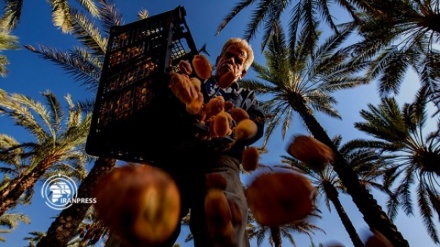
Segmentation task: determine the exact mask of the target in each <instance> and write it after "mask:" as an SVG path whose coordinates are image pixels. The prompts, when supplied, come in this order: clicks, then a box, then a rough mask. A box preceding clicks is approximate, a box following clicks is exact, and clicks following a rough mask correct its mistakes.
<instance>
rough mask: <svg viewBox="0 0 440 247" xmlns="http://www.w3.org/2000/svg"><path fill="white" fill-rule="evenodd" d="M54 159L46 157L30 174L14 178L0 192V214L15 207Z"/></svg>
mask: <svg viewBox="0 0 440 247" xmlns="http://www.w3.org/2000/svg"><path fill="white" fill-rule="evenodd" d="M53 163H54V161H53V160H52V159H49V158H46V159H44V160H43V161H42V162H41V163H40V164H38V165H37V166H36V167H35V168H34V169H33V170H32V171H31V172H29V173H28V174H25V175H22V176H18V177H16V178H14V179H13V180H12V181H11V182H10V183H9V185H8V186H7V187H6V188H4V189H3V190H2V191H1V194H0V216H2V215H3V214H4V213H5V212H6V211H8V209H10V208H11V207H13V206H14V205H15V204H16V202H17V200H18V199H19V198H20V196H21V195H23V193H24V192H25V191H26V190H27V189H29V188H31V187H32V186H34V185H35V183H36V182H37V181H38V179H40V178H41V176H43V175H44V173H45V172H46V171H47V169H49V168H50V167H51V166H52V164H53Z"/></svg>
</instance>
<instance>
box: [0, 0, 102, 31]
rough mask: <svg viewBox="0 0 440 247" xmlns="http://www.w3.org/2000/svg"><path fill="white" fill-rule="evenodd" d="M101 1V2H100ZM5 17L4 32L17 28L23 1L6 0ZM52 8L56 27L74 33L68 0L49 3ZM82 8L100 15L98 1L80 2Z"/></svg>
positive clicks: (3, 16) (0, 23) (80, 0)
mask: <svg viewBox="0 0 440 247" xmlns="http://www.w3.org/2000/svg"><path fill="white" fill-rule="evenodd" d="M100 1H101V0H100ZM3 2H4V6H3V15H2V17H1V19H0V26H1V28H2V29H4V30H12V29H14V28H16V26H17V25H18V23H19V22H20V18H21V14H22V12H21V11H22V9H23V4H24V1H23V0H4V1H3ZM47 2H48V3H49V4H50V7H51V8H52V21H53V24H54V25H55V26H56V27H59V28H60V29H61V30H62V31H63V32H64V33H69V32H71V31H72V16H71V12H70V5H69V2H68V1H67V0H50V1H47ZM76 2H78V3H79V4H80V6H82V7H84V8H85V9H86V10H87V12H89V13H90V14H91V15H93V16H96V15H97V14H98V8H97V6H96V1H94V0H78V1H76Z"/></svg>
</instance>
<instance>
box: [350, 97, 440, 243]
mask: <svg viewBox="0 0 440 247" xmlns="http://www.w3.org/2000/svg"><path fill="white" fill-rule="evenodd" d="M426 91H427V90H420V91H419V93H418V95H417V100H416V101H415V102H414V103H411V104H408V103H406V104H404V106H403V107H402V109H400V108H399V106H398V104H397V102H396V100H395V99H394V98H383V99H382V100H381V103H380V104H379V105H378V106H374V105H372V104H369V105H368V110H362V111H361V116H362V118H363V119H364V120H365V122H357V123H355V127H356V128H357V129H359V130H361V131H363V132H365V133H367V134H368V135H371V136H373V137H375V139H374V140H365V139H360V140H358V143H357V145H359V146H368V147H374V148H377V149H378V150H379V151H381V152H383V153H388V154H392V156H390V158H391V161H392V162H393V165H392V166H388V167H385V172H386V177H385V185H386V186H389V187H391V186H392V185H393V184H397V187H396V188H395V194H396V196H397V198H398V199H399V200H397V201H395V200H391V201H390V202H389V203H388V206H389V210H388V214H389V215H390V217H391V218H394V217H395V216H396V215H397V212H398V211H397V208H398V207H399V206H401V207H402V208H403V210H404V212H405V213H406V214H407V215H412V214H413V202H412V200H411V189H412V188H413V186H412V185H414V184H416V181H419V183H418V184H417V187H416V192H417V193H416V194H417V204H418V206H419V209H420V213H421V216H422V218H423V222H424V224H425V226H426V228H427V230H428V233H429V235H430V236H431V238H432V240H433V241H434V242H435V243H439V237H438V233H437V231H436V224H435V223H434V222H433V220H434V219H433V218H434V214H433V212H436V213H437V214H438V215H440V208H439V205H440V196H439V187H438V184H437V182H436V180H437V179H438V177H439V176H440V168H439V166H438V161H439V160H440V140H439V138H438V136H439V133H440V129H437V130H435V131H433V132H431V133H427V134H425V136H424V134H423V133H424V126H425V123H426V120H427V113H426V104H427V94H426ZM415 178H417V179H415Z"/></svg>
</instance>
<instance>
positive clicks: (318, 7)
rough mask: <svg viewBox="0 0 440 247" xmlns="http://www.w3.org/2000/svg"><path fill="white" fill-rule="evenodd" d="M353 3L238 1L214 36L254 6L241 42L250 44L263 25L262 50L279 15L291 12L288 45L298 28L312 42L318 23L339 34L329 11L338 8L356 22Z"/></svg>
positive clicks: (293, 41)
mask: <svg viewBox="0 0 440 247" xmlns="http://www.w3.org/2000/svg"><path fill="white" fill-rule="evenodd" d="M353 2H354V3H356V2H357V1H346V0H338V1H336V2H333V1H327V0H324V1H304V0H302V1H301V0H298V1H265V0H260V1H252V0H241V1H239V2H238V3H237V4H236V5H235V6H234V7H233V8H232V9H231V11H230V12H229V13H228V14H227V15H226V17H225V18H224V19H223V21H222V23H221V24H220V25H219V27H218V29H217V32H216V33H217V34H218V33H220V32H221V31H222V30H223V29H224V28H225V27H226V26H227V25H228V24H229V22H230V21H232V20H233V19H234V18H235V17H236V16H237V15H238V14H239V13H240V12H241V11H243V10H244V9H246V8H248V7H250V6H251V5H254V4H255V10H254V11H253V12H252V14H251V18H250V21H249V23H248V24H247V27H246V29H245V30H244V38H245V39H247V40H250V39H252V38H253V37H255V35H256V33H257V31H258V28H259V27H260V26H261V25H262V23H264V26H263V29H264V30H263V41H262V47H263V48H264V47H265V46H266V44H267V42H268V41H269V39H270V36H271V35H272V34H273V32H274V30H273V27H274V26H276V25H277V24H276V23H277V22H279V21H280V20H281V16H282V14H283V13H284V12H285V11H288V10H289V11H291V16H289V26H290V27H291V30H290V34H289V35H290V39H291V42H292V43H295V42H296V37H297V35H298V34H299V30H300V27H301V26H305V29H306V30H308V32H307V34H308V36H309V38H310V39H314V38H316V37H315V33H314V31H315V30H317V29H318V26H319V25H320V21H321V20H323V21H324V22H325V23H326V24H327V25H328V26H329V27H330V28H331V29H332V30H333V31H335V32H339V31H338V27H337V23H336V22H335V20H334V17H333V16H332V13H331V12H332V7H335V6H338V7H340V8H342V9H343V10H346V11H347V12H348V14H349V15H350V16H351V17H352V18H353V19H355V20H356V19H357V15H356V6H355V5H353ZM289 6H290V8H289Z"/></svg>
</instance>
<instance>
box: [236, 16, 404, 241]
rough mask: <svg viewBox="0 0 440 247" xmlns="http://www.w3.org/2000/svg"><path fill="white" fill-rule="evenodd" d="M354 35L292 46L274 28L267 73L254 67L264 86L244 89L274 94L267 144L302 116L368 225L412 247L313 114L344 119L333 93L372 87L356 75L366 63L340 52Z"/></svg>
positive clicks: (252, 84)
mask: <svg viewBox="0 0 440 247" xmlns="http://www.w3.org/2000/svg"><path fill="white" fill-rule="evenodd" d="M349 30H350V29H345V30H341V31H340V35H336V36H331V37H330V38H329V39H328V40H326V41H324V42H323V43H322V45H321V46H319V47H318V46H317V39H315V40H308V39H307V38H308V35H307V33H306V30H304V31H303V32H302V33H301V34H302V35H301V36H300V37H299V40H298V42H297V43H295V44H292V43H289V44H290V46H288V45H287V44H286V43H287V42H286V40H285V38H284V33H283V30H282V28H281V25H280V24H279V23H278V24H277V25H276V26H274V36H273V37H272V38H271V40H270V42H269V44H268V49H267V51H266V52H265V54H264V55H265V57H266V60H267V62H266V63H267V68H265V67H263V66H261V65H259V64H258V63H254V64H253V68H254V69H255V71H256V72H257V74H258V75H257V76H258V78H260V79H262V80H263V81H259V80H245V81H243V82H242V84H243V85H244V86H245V87H248V88H251V89H253V90H255V91H256V92H257V93H263V94H269V95H270V96H271V97H272V98H271V99H269V100H268V101H266V102H265V104H266V108H267V109H269V111H268V112H271V113H273V114H274V116H275V117H274V119H273V120H272V121H271V122H270V123H269V124H268V128H267V131H266V136H265V138H267V137H268V135H270V134H271V133H272V132H273V129H274V126H276V125H278V124H280V123H281V121H283V122H282V127H283V128H282V129H283V136H284V134H285V133H286V131H287V129H288V127H289V125H290V120H291V118H292V115H293V113H294V112H296V113H298V114H299V116H300V117H301V119H302V120H303V122H304V123H305V125H306V126H307V127H308V129H309V131H310V132H311V133H312V134H313V135H314V137H315V138H316V139H317V140H319V141H321V142H322V143H324V144H326V145H327V146H328V147H330V148H331V149H332V150H333V152H334V153H335V161H334V163H333V167H334V170H335V171H336V173H337V174H338V176H339V178H340V179H341V181H342V184H343V185H344V187H345V188H347V192H348V194H350V195H351V197H352V199H353V201H354V203H355V204H356V206H357V207H358V209H359V210H360V212H361V213H362V214H363V215H364V219H365V221H366V222H367V224H368V225H369V226H370V227H371V228H373V229H377V230H379V231H380V232H382V233H383V234H384V235H385V236H386V237H387V238H389V239H390V240H391V241H392V242H393V243H394V244H395V245H397V246H408V243H407V241H406V240H405V239H404V238H403V236H402V235H401V233H400V232H398V231H397V229H396V227H395V226H394V224H393V223H392V222H391V221H390V220H389V218H388V217H387V215H386V214H385V212H383V211H382V209H381V207H380V206H379V205H378V203H377V201H376V200H375V199H374V198H373V197H372V195H371V194H370V193H369V191H368V190H367V189H366V188H365V186H364V185H362V184H361V183H360V181H359V179H358V177H357V174H356V173H355V172H354V171H353V169H352V167H351V166H350V165H349V163H348V161H347V160H346V159H345V157H344V156H343V155H342V154H341V153H340V152H339V150H338V149H337V147H336V146H335V145H334V143H333V142H332V140H331V139H330V138H329V137H328V135H327V133H326V131H325V130H324V129H323V127H322V126H321V125H320V124H319V123H318V121H317V120H316V118H315V116H314V113H313V110H317V111H321V112H323V113H325V114H328V115H330V116H332V117H339V115H338V113H337V111H336V110H335V109H333V108H332V104H333V103H335V102H336V100H335V99H334V98H333V97H332V96H331V95H330V94H329V93H331V92H334V91H336V90H340V89H344V88H351V87H354V86H357V85H360V84H363V83H366V82H367V80H366V78H363V77H358V76H354V73H355V72H357V71H358V70H359V69H362V68H363V66H364V65H365V64H364V63H353V64H352V63H348V62H347V60H348V59H347V56H346V54H344V53H340V52H335V50H336V49H337V48H338V46H339V45H340V44H341V42H343V41H344V38H346V37H347V36H348V35H349V33H350V32H349ZM315 33H318V32H316V31H315ZM311 50H312V52H311Z"/></svg>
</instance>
